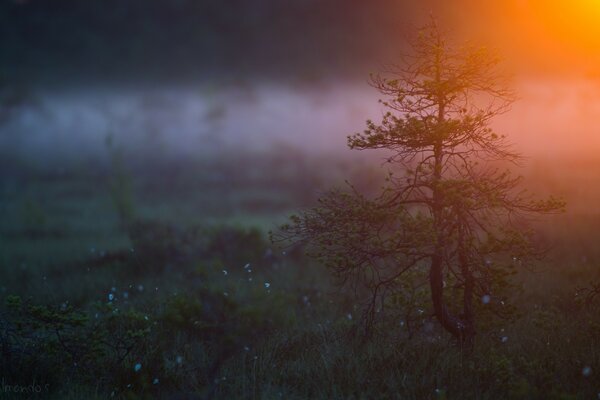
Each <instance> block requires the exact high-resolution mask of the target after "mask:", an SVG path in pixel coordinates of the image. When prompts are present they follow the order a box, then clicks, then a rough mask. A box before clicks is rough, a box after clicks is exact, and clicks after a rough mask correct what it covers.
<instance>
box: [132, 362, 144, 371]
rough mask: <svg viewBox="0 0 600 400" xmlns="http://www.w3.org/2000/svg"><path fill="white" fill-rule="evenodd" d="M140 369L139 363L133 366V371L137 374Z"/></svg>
mask: <svg viewBox="0 0 600 400" xmlns="http://www.w3.org/2000/svg"><path fill="white" fill-rule="evenodd" d="M140 369H142V364H140V363H137V364H135V367H133V370H134V371H135V372H139V371H140Z"/></svg>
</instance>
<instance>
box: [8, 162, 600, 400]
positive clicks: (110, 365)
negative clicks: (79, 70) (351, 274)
mask: <svg viewBox="0 0 600 400" xmlns="http://www.w3.org/2000/svg"><path fill="white" fill-rule="evenodd" d="M230 161H231V159H224V160H222V161H212V162H210V163H208V162H205V163H199V164H193V165H172V164H170V165H166V166H165V165H156V166H153V167H152V168H144V169H138V170H135V169H134V170H132V171H131V172H129V171H127V169H126V168H124V167H123V168H122V169H118V168H117V169H114V168H113V169H112V170H106V171H103V170H98V171H91V170H89V169H85V168H83V169H82V168H77V169H72V170H66V171H61V172H60V173H59V172H53V173H48V172H41V171H40V170H30V171H27V172H22V173H20V174H19V175H4V176H3V178H2V187H0V191H1V192H0V193H1V196H0V200H1V201H0V297H1V298H2V306H1V307H0V351H1V352H2V362H1V364H0V368H1V374H0V377H1V378H2V382H1V386H0V398H15V399H16V398H44V399H45V398H56V399H59V398H66V399H81V398H90V399H94V398H97V399H105V398H124V399H137V398H139V399H142V398H164V399H190V398H222V399H229V398H242V399H279V398H282V399H304V398H311V399H313V398H314V399H331V398H341V399H342V398H343V399H363V398H364V399H371V398H389V399H471V398H478V399H507V398H515V399H536V398H537V399H590V398H598V396H600V341H599V339H600V312H598V309H599V306H600V298H599V299H596V298H595V297H593V296H591V294H593V293H594V292H593V291H592V292H591V291H590V288H591V285H592V284H593V283H595V282H600V247H598V245H597V240H598V237H600V236H599V234H600V214H597V213H595V212H594V210H589V212H588V213H585V212H583V211H582V210H581V209H577V210H575V211H571V212H569V213H567V214H565V215H561V216H558V217H553V218H552V219H549V220H545V221H542V222H540V223H539V224H538V229H539V231H540V232H541V234H542V237H543V239H544V240H545V241H546V242H547V243H548V244H551V245H552V248H553V250H552V251H551V252H550V253H549V254H548V257H547V258H546V261H544V262H543V263H541V264H540V265H538V266H536V268H535V270H533V271H529V270H520V271H519V273H518V274H517V275H516V276H515V277H514V280H515V283H516V286H517V289H518V290H515V291H514V292H513V294H512V297H511V298H510V299H509V300H510V303H512V304H513V305H514V306H516V309H517V311H518V313H517V315H516V317H515V318H514V319H512V320H498V319H493V318H488V317H484V318H482V319H480V324H479V327H478V328H479V334H478V337H477V341H476V345H475V348H474V349H473V351H471V352H463V351H461V350H460V349H459V348H457V347H456V346H455V345H454V343H453V341H452V339H451V338H450V337H449V336H448V335H447V334H445V333H444V332H443V331H442V330H441V329H440V328H439V327H438V325H437V323H436V322H435V320H434V319H433V318H432V311H431V306H430V304H429V303H428V301H427V299H426V298H424V299H423V300H422V303H419V304H418V306H419V312H418V315H417V317H415V318H414V319H413V320H411V321H410V326H409V324H408V321H404V320H403V319H402V318H401V317H398V315H400V314H401V310H395V309H393V308H392V311H391V312H390V313H389V315H386V316H382V317H381V318H380V321H379V322H378V325H377V329H376V332H375V335H374V336H373V337H372V338H371V339H369V340H363V337H362V336H361V334H360V328H361V324H360V316H361V303H360V298H358V299H357V298H356V297H355V296H354V293H353V292H350V291H346V290H343V289H342V290H340V289H339V288H338V287H337V286H336V285H335V282H332V280H331V279H330V277H329V274H328V273H327V271H326V270H325V269H324V268H323V267H322V266H320V265H317V264H316V263H315V262H313V261H311V260H310V259H307V258H306V257H305V256H304V255H303V252H302V249H301V248H298V247H294V248H278V247H276V246H274V245H273V244H271V243H270V242H269V241H268V238H267V231H268V230H269V229H273V228H274V227H276V226H277V224H278V223H280V222H282V221H283V220H284V219H285V217H286V216H287V215H289V214H290V213H292V212H294V211H295V210H297V209H298V208H299V207H303V206H306V205H307V204H311V203H312V202H313V201H314V200H315V198H316V197H317V195H318V193H319V191H320V190H322V189H323V188H325V187H328V186H329V185H330V184H332V183H339V182H340V181H341V178H340V177H341V176H344V175H346V176H348V175H349V177H350V178H351V179H352V180H353V181H355V182H356V181H358V182H359V183H360V185H361V187H364V188H368V187H369V186H372V185H374V180H373V179H371V178H372V175H370V172H369V171H370V170H369V169H368V168H364V166H362V165H361V166H359V167H357V168H355V169H354V170H352V169H351V168H349V167H348V165H347V164H344V162H343V161H340V162H336V163H333V162H331V161H330V160H326V159H321V160H312V161H310V162H308V161H305V160H304V161H303V160H302V159H291V160H287V161H286V160H277V159H264V158H259V159H246V160H238V162H237V163H235V162H230ZM250 166H251V167H250ZM284 166H285V167H284ZM586 176H587V175H586ZM586 179H588V178H587V177H586ZM375 181H376V180H375ZM557 182H558V183H557ZM562 182H563V179H562V177H561V176H560V174H559V175H557V177H556V176H555V178H554V179H553V180H552V184H553V185H559V186H560V187H559V189H560V190H561V191H564V192H565V193H570V192H572V189H571V188H570V187H569V186H568V185H563V184H562ZM536 184H537V186H536V185H532V186H534V188H537V189H540V190H541V191H544V190H548V191H551V190H553V189H555V187H548V185H546V186H544V181H543V180H542V179H538V180H537V181H536ZM561 185H562V186H561ZM579 204H582V202H580V203H579ZM124 214H129V215H130V217H131V218H132V219H131V221H130V223H128V224H127V226H125V224H124V223H123V215H124ZM598 297H600V296H598Z"/></svg>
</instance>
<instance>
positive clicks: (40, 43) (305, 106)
mask: <svg viewBox="0 0 600 400" xmlns="http://www.w3.org/2000/svg"><path fill="white" fill-rule="evenodd" d="M272 3H273V2H269V1H263V2H259V3H253V5H252V6H251V5H249V4H245V3H244V2H237V3H231V4H228V5H224V4H221V3H218V2H215V3H210V2H207V3H203V5H202V6H200V5H197V4H195V3H194V2H191V1H180V2H176V3H172V4H170V5H169V6H165V7H166V9H163V8H162V7H161V6H159V5H158V3H157V4H154V3H152V2H151V3H149V4H150V5H149V6H142V5H141V3H139V2H135V1H134V2H127V3H125V4H120V3H119V4H118V5H117V3H114V4H111V6H110V7H109V6H107V7H101V8H98V9H95V8H94V7H95V6H91V5H82V4H78V3H77V2H72V1H60V2H56V3H52V4H50V3H44V2H40V1H35V0H31V1H18V2H16V1H15V2H4V3H3V4H2V6H1V7H2V8H1V12H0V15H2V16H3V20H2V28H0V29H1V32H2V36H1V39H0V43H1V46H0V56H1V57H0V71H1V72H3V76H4V83H5V87H4V89H3V91H2V94H3V97H2V98H3V99H4V103H5V104H6V106H7V107H6V108H7V110H5V111H4V114H5V116H4V120H5V124H4V125H3V126H2V131H1V132H2V136H1V138H0V145H1V146H2V150H3V152H9V153H14V152H15V151H17V152H23V153H25V154H27V153H29V154H30V155H31V156H33V157H34V158H35V157H36V154H37V153H36V152H37V151H38V150H43V151H44V152H45V157H49V158H54V157H53V155H54V153H56V155H57V156H59V157H65V156H67V158H68V157H69V156H70V155H75V156H76V155H81V153H82V151H83V152H92V153H94V152H95V153H98V154H102V152H103V145H104V141H105V137H106V135H107V134H111V135H113V136H114V137H115V140H116V141H117V142H122V143H125V144H127V143H129V145H133V146H140V149H142V148H144V149H146V150H148V149H151V148H153V149H154V150H159V151H164V152H167V153H171V152H173V151H175V152H177V151H181V152H184V153H186V154H189V155H193V154H194V153H196V152H197V154H199V155H202V154H205V153H204V152H205V151H207V150H208V151H210V152H212V151H214V150H213V148H214V149H218V148H219V147H222V146H225V145H236V144H243V146H244V149H246V150H247V149H265V148H268V147H269V146H270V145H271V144H272V143H274V142H275V143H289V144H291V145H293V146H299V147H301V148H304V149H307V148H308V149H310V150H311V151H326V152H330V151H337V150H339V151H345V150H346V149H345V136H346V135H347V134H350V133H353V132H356V131H360V130H362V129H363V127H364V120H365V119H367V118H374V119H377V118H378V116H379V115H380V114H381V110H380V108H379V106H378V104H377V103H376V99H377V98H378V94H377V93H376V92H375V91H374V90H373V89H372V88H370V87H369V86H368V85H367V80H368V74H369V73H370V72H377V71H378V70H380V69H381V67H382V65H383V64H385V63H387V62H396V61H398V60H399V55H400V54H401V53H402V51H403V50H402V49H403V48H405V40H404V39H405V38H406V37H408V32H410V31H411V29H412V28H413V27H414V26H417V25H418V24H419V21H424V20H426V19H427V18H428V14H429V13H430V12H432V13H433V14H434V15H435V16H436V17H437V18H438V19H439V21H440V24H441V25H442V26H443V27H445V28H446V29H447V30H448V31H450V32H452V33H453V34H454V35H456V36H457V37H458V40H463V39H465V38H467V39H469V40H470V41H472V42H473V43H476V44H481V45H486V46H489V47H493V48H496V49H498V53H499V55H500V57H502V58H503V59H504V65H505V66H506V68H507V69H508V70H510V71H512V72H513V73H514V86H515V88H516V91H517V93H518V94H519V96H520V98H521V99H520V101H518V102H517V103H515V105H514V107H513V109H512V111H510V112H509V113H508V114H506V115H505V116H503V117H502V118H501V119H499V120H497V121H495V127H497V128H498V130H499V131H501V132H502V133H506V134H507V135H509V137H510V138H511V140H512V141H513V142H514V143H516V144H517V145H518V148H519V149H520V150H522V151H523V153H526V154H528V155H530V156H531V157H533V158H539V157H545V158H548V157H563V156H567V157H573V156H574V155H579V156H581V157H584V158H590V157H592V158H593V157H594V156H595V154H596V153H597V151H600V130H599V128H598V126H597V124H596V120H595V115H596V113H597V111H598V109H599V108H600V90H598V89H599V88H600V81H598V76H600V75H599V71H600V63H599V56H598V54H600V52H596V51H595V50H596V49H598V48H600V39H598V38H599V37H600V35H598V34H597V33H598V28H597V27H596V25H595V23H594V21H595V20H594V18H593V16H597V15H598V14H599V13H600V11H599V9H600V7H598V6H597V5H596V4H595V3H594V2H591V1H579V2H575V3H574V5H573V6H572V7H569V8H568V11H564V9H563V8H561V3H560V2H558V1H554V2H540V1H517V0H515V1H507V2H502V4H496V5H493V6H492V5H489V4H488V3H485V5H482V4H481V3H480V2H473V1H470V0H463V1H462V3H463V4H462V6H460V7H459V6H456V5H455V3H453V4H452V5H451V6H450V5H448V4H447V3H446V2H441V1H429V2H428V3H420V5H419V6H416V5H408V4H412V3H407V4H403V3H398V2H392V1H386V0H380V1H377V2H374V3H370V5H367V4H363V3H361V2H354V3H353V4H350V3H347V2H338V1H333V0H332V1H327V2H311V1H295V2H292V3H290V4H289V5H288V6H287V7H281V6H275V5H274V3H273V4H272ZM559 16H562V17H561V18H559ZM249 32H251V35H249ZM150 43H152V45H150ZM20 110H23V112H22V113H21V112H20ZM11 111H12V112H11ZM49 143H53V144H54V145H53V146H50V147H49V146H48V144H49ZM74 149H77V151H75V152H73V151H72V150H74Z"/></svg>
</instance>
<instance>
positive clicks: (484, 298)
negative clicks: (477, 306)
mask: <svg viewBox="0 0 600 400" xmlns="http://www.w3.org/2000/svg"><path fill="white" fill-rule="evenodd" d="M490 300H492V297H491V296H490V295H489V294H484V295H483V296H482V297H481V302H482V303H483V304H489V302H490Z"/></svg>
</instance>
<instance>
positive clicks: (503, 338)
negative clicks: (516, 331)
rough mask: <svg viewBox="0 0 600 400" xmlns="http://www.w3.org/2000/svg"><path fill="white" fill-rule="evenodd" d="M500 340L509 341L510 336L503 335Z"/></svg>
mask: <svg viewBox="0 0 600 400" xmlns="http://www.w3.org/2000/svg"><path fill="white" fill-rule="evenodd" d="M500 340H501V341H502V343H506V342H508V336H502V338H501V339H500Z"/></svg>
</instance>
